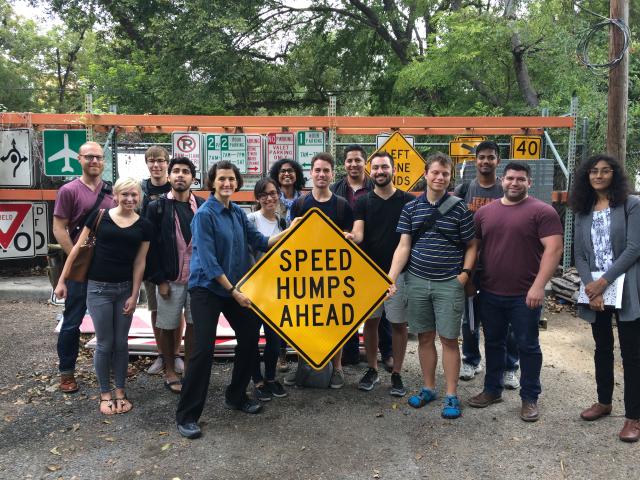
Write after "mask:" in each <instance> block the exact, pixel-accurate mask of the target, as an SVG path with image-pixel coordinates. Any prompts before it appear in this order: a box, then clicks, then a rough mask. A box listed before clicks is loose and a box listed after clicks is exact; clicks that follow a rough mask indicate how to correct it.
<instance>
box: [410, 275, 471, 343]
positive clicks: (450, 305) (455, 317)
mask: <svg viewBox="0 0 640 480" xmlns="http://www.w3.org/2000/svg"><path fill="white" fill-rule="evenodd" d="M406 290H407V301H408V303H409V305H408V309H407V310H408V312H407V313H408V315H407V316H408V319H409V331H410V332H411V333H425V332H433V331H434V330H435V331H437V332H438V334H439V335H440V336H442V337H444V338H449V339H454V338H458V337H459V336H460V327H461V326H462V313H463V312H464V305H465V294H464V287H463V286H462V284H461V283H460V282H459V281H458V279H457V278H455V277H454V278H452V279H450V280H427V279H424V278H420V277H417V276H415V275H412V274H411V273H407V282H406Z"/></svg>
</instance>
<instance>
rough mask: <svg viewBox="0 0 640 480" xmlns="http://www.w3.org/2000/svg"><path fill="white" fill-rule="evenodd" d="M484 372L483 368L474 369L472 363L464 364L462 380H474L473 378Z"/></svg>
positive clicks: (461, 369)
mask: <svg viewBox="0 0 640 480" xmlns="http://www.w3.org/2000/svg"><path fill="white" fill-rule="evenodd" d="M481 371H482V367H481V366H480V365H478V366H477V367H474V366H473V365H471V364H470V363H464V362H462V367H460V380H472V379H473V377H475V376H476V373H480V372H481Z"/></svg>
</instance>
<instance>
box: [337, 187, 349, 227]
mask: <svg viewBox="0 0 640 480" xmlns="http://www.w3.org/2000/svg"><path fill="white" fill-rule="evenodd" d="M334 195H336V194H335V193H334ZM336 200H337V202H338V203H337V204H336V217H337V219H338V221H340V222H342V220H343V219H344V211H345V208H346V207H345V205H346V204H347V201H346V200H345V199H344V198H342V197H341V196H340V195H336Z"/></svg>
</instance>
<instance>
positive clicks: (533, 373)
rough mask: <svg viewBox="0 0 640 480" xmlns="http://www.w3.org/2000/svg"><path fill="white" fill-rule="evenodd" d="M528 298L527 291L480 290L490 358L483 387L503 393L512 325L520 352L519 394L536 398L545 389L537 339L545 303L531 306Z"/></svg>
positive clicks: (479, 301) (498, 393) (495, 393)
mask: <svg viewBox="0 0 640 480" xmlns="http://www.w3.org/2000/svg"><path fill="white" fill-rule="evenodd" d="M525 299H526V296H524V295H523V296H517V297H507V296H501V295H494V294H492V293H489V292H487V291H483V290H481V291H480V295H479V296H478V306H479V307H480V308H479V310H480V311H481V315H482V326H483V329H484V342H485V346H484V353H485V355H486V358H487V373H486V375H485V377H484V390H485V391H486V392H488V393H490V394H493V395H500V394H501V393H502V390H503V389H504V384H503V375H504V371H505V357H506V350H507V347H506V344H507V334H508V331H509V327H511V331H512V332H513V336H514V337H515V339H516V344H517V346H518V352H519V353H520V371H521V373H520V397H522V399H523V400H528V401H537V400H538V396H539V395H540V392H541V391H542V386H541V385H540V370H541V369H542V350H541V349H540V342H539V340H538V321H539V320H540V313H541V312H542V307H539V308H535V309H530V308H529V307H527V305H526V303H525Z"/></svg>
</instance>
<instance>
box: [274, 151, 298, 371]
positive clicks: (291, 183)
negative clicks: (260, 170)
mask: <svg viewBox="0 0 640 480" xmlns="http://www.w3.org/2000/svg"><path fill="white" fill-rule="evenodd" d="M269 177H270V178H272V179H273V180H274V181H275V182H276V185H277V186H278V188H279V189H280V208H279V211H280V214H281V215H282V216H283V217H284V220H285V222H286V224H287V225H289V224H290V223H291V207H293V204H294V203H295V202H296V200H297V199H298V198H300V192H301V191H302V189H303V188H304V172H303V171H302V167H301V166H300V164H299V163H298V162H296V161H295V160H291V159H289V158H281V159H280V160H278V161H277V162H276V163H274V164H273V165H272V167H271V169H270V170H269ZM288 370H289V364H288V363H287V344H286V342H285V341H284V340H281V342H280V355H279V356H278V371H280V372H286V371H288Z"/></svg>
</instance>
